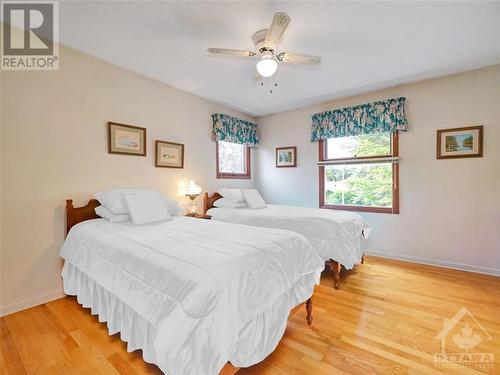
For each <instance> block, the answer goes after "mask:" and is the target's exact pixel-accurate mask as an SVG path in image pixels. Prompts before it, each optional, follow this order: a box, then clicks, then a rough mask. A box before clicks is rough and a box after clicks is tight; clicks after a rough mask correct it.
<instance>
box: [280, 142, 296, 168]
mask: <svg viewBox="0 0 500 375" xmlns="http://www.w3.org/2000/svg"><path fill="white" fill-rule="evenodd" d="M296 166H297V146H293V147H276V167H277V168H284V167H296Z"/></svg>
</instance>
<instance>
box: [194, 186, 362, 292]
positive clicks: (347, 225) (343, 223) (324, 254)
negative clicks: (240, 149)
mask: <svg viewBox="0 0 500 375" xmlns="http://www.w3.org/2000/svg"><path fill="white" fill-rule="evenodd" d="M221 198H222V196H221V195H220V194H219V193H217V192H215V193H213V194H212V195H209V194H208V193H205V195H204V201H203V209H204V213H205V214H206V215H209V216H211V219H212V220H214V221H223V222H229V223H238V224H246V225H252V226H257V227H265V228H276V229H285V230H290V231H293V232H297V233H300V234H301V235H303V236H304V237H305V238H307V239H308V240H309V241H310V243H311V244H312V245H313V247H314V249H315V250H316V251H317V252H318V254H319V255H320V256H321V258H322V259H323V261H325V262H327V264H328V265H329V267H330V269H331V270H332V271H333V272H334V275H335V277H334V280H335V281H334V287H335V289H338V287H339V282H340V269H341V267H342V266H344V267H345V268H346V269H352V268H353V267H354V266H355V265H356V264H357V263H363V254H364V246H365V239H366V238H368V235H369V233H370V228H369V226H368V225H367V224H366V222H365V221H364V220H363V218H362V217H361V216H360V215H358V214H356V213H353V212H348V211H337V210H327V209H319V208H307V207H296V206H283V205H270V204H268V205H266V207H264V208H258V209H252V208H224V207H215V206H214V204H215V202H217V201H218V200H219V199H221Z"/></svg>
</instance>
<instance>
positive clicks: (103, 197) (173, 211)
mask: <svg viewBox="0 0 500 375" xmlns="http://www.w3.org/2000/svg"><path fill="white" fill-rule="evenodd" d="M144 192H157V191H156V190H147V189H115V190H108V191H103V192H101V193H97V194H95V197H96V198H97V200H98V201H99V203H101V205H103V206H104V207H105V208H106V209H107V210H109V211H110V212H111V214H113V215H126V214H128V213H129V211H128V206H127V204H126V203H125V199H124V195H125V194H134V193H144ZM162 197H163V199H164V200H165V204H166V205H167V207H168V213H169V214H170V216H177V215H179V214H180V212H181V208H180V206H179V204H178V203H177V202H176V201H174V200H173V199H169V198H167V197H165V196H162ZM98 215H99V214H98ZM99 216H100V215H99Z"/></svg>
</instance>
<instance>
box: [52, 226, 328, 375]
mask: <svg viewBox="0 0 500 375" xmlns="http://www.w3.org/2000/svg"><path fill="white" fill-rule="evenodd" d="M61 256H62V257H63V258H64V259H65V267H64V269H63V278H64V287H65V292H66V293H67V294H77V295H78V300H79V301H80V303H82V304H84V305H87V306H88V305H90V306H88V307H92V308H93V312H94V313H98V314H99V315H100V319H101V321H103V320H105V321H108V328H109V330H110V334H111V333H114V332H116V331H121V332H122V333H123V335H122V339H124V340H127V341H129V349H131V350H134V349H136V348H137V347H141V348H142V349H143V352H144V358H145V359H146V360H148V361H151V362H154V363H155V364H157V365H158V366H159V367H160V368H161V369H162V370H163V371H164V372H165V373H166V374H168V375H170V374H171V375H182V374H196V375H202V374H210V375H212V374H217V373H218V372H219V371H220V369H221V368H222V367H223V366H224V365H225V363H226V362H227V361H231V363H232V364H233V365H235V366H238V367H246V366H250V365H252V364H255V363H257V362H260V361H261V360H263V359H264V358H265V357H266V356H267V355H268V354H269V353H271V352H272V351H273V350H274V349H275V347H276V345H277V344H278V342H279V340H280V339H281V337H282V335H283V333H284V330H285V327H286V321H287V317H288V313H289V311H290V309H291V308H293V307H294V306H295V305H297V304H299V303H300V302H303V301H305V300H306V299H307V298H309V297H310V296H311V295H312V291H313V288H314V284H315V283H317V282H318V281H319V276H320V272H321V270H322V269H323V262H322V260H321V259H320V257H319V256H318V255H317V253H316V252H315V250H314V249H313V248H312V246H311V244H310V243H309V242H308V241H307V240H306V239H305V238H304V237H303V236H301V235H299V234H296V233H293V232H289V231H283V230H274V229H264V228H257V227H251V226H245V225H238V224H227V223H220V222H216V221H209V220H201V219H193V218H186V217H177V218H175V219H173V220H171V221H167V222H163V223H160V224H154V225H145V226H133V225H132V224H130V223H110V222H107V221H105V220H102V219H96V220H89V221H86V222H83V223H80V224H78V225H76V226H75V227H73V228H72V230H71V231H70V233H69V235H68V237H67V239H66V241H65V242H64V245H63V247H62V250H61ZM92 294H97V295H92ZM117 311H118V313H117ZM101 314H102V316H101ZM124 315H126V316H124ZM134 324H135V325H134ZM140 327H143V330H142V332H138V331H140V329H139V328H140ZM144 331H147V332H144ZM124 336H125V337H124ZM130 336H132V337H130ZM134 336H135V337H134ZM130 340H131V341H132V342H133V343H132V345H130ZM137 343H139V344H137ZM130 346H132V347H131V348H130Z"/></svg>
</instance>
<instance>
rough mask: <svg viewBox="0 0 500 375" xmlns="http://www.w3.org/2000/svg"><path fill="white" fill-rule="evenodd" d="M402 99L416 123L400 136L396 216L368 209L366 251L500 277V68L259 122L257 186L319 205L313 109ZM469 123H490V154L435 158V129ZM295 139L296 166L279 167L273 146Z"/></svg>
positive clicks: (279, 197)
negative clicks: (404, 100)
mask: <svg viewBox="0 0 500 375" xmlns="http://www.w3.org/2000/svg"><path fill="white" fill-rule="evenodd" d="M334 84H335V83H334V82H332V85H334ZM397 96H405V97H406V98H407V106H406V109H407V113H408V116H409V122H410V131H409V132H407V133H403V134H401V135H400V137H399V139H400V143H399V144H400V156H401V164H400V182H399V183H400V214H399V215H390V214H374V213H363V214H362V215H363V216H364V217H365V218H366V220H367V221H368V223H369V224H370V225H371V226H372V227H373V231H372V234H371V237H370V239H369V243H368V249H369V250H370V251H371V252H373V253H379V254H384V255H386V256H391V257H397V258H402V259H409V260H417V261H421V262H428V263H438V264H443V265H447V266H452V267H459V268H463V269H473V270H476V271H482V272H490V273H496V274H500V146H499V144H500V65H496V66H493V67H489V68H485V69H480V70H476V71H470V72H466V73H461V74H457V75H453V76H448V77H443V78H438V79H434V80H428V81H422V82H419V83H414V84H408V85H403V86H399V87H395V88H391V89H388V90H383V91H378V92H374V93H370V94H367V95H361V96H357V97H351V98H347V99H345V100H338V101H333V102H329V103H323V104H320V105H315V106H311V107H307V108H303V109H298V110H293V111H289V112H283V113H278V114H274V115H269V116H265V117H261V118H259V119H258V124H259V131H260V138H261V141H262V143H261V145H260V147H259V150H258V153H257V156H256V157H257V160H256V171H257V174H256V183H257V186H258V188H259V189H260V191H261V192H262V194H263V196H264V198H265V199H266V200H267V201H268V202H271V203H279V204H294V205H303V206H310V207H318V167H317V165H316V162H317V161H318V145H317V144H316V143H311V142H309V135H310V126H311V115H312V114H314V113H317V112H320V111H324V110H329V109H334V108H340V107H345V106H350V105H355V104H361V103H367V102H371V101H374V100H380V99H386V98H390V97H397ZM469 125H484V128H485V129H484V136H485V139H484V157H483V158H470V159H451V160H437V159H436V130H437V129H442V128H452V127H460V126H469ZM295 145H296V146H297V153H298V160H297V161H298V166H297V168H275V147H281V146H295Z"/></svg>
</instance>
